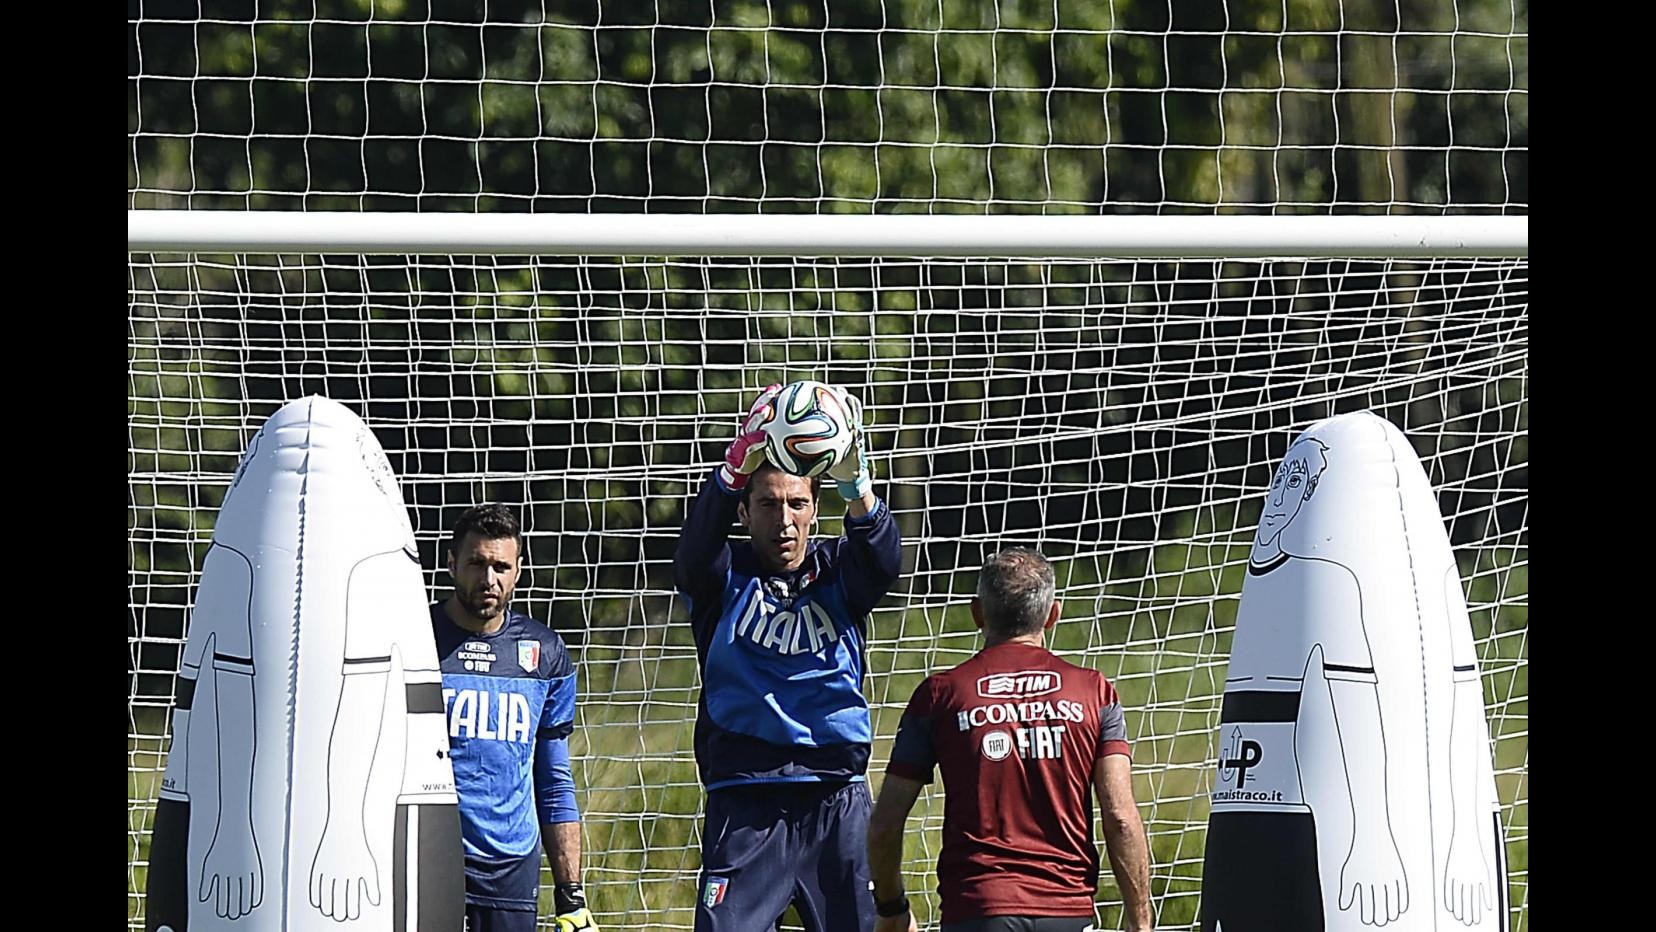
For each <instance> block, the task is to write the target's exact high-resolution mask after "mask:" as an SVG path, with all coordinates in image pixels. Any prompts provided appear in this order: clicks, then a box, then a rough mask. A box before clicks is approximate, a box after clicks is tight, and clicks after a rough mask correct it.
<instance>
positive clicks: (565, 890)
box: [552, 883, 586, 915]
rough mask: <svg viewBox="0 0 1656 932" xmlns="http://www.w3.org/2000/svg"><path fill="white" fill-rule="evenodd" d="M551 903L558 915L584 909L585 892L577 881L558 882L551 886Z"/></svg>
mask: <svg viewBox="0 0 1656 932" xmlns="http://www.w3.org/2000/svg"><path fill="white" fill-rule="evenodd" d="M552 905H553V906H554V907H555V908H556V909H557V911H558V914H559V915H563V914H564V913H572V912H574V911H576V910H577V909H586V894H585V893H582V892H581V885H580V884H578V883H560V884H557V885H556V886H554V887H553V888H552Z"/></svg>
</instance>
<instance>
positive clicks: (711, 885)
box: [702, 877, 730, 909]
mask: <svg viewBox="0 0 1656 932" xmlns="http://www.w3.org/2000/svg"><path fill="white" fill-rule="evenodd" d="M728 886H730V881H729V880H727V879H726V878H724V877H709V878H707V886H706V887H703V888H702V904H703V905H705V906H706V907H707V908H708V909H712V908H713V907H715V906H717V905H719V904H720V903H723V902H724V895H725V888H726V887H728Z"/></svg>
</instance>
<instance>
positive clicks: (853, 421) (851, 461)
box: [828, 386, 874, 501]
mask: <svg viewBox="0 0 1656 932" xmlns="http://www.w3.org/2000/svg"><path fill="white" fill-rule="evenodd" d="M834 395H835V397H836V398H838V399H839V403H840V407H842V408H844V409H845V423H846V424H847V425H848V426H849V427H850V428H851V448H850V449H848V450H846V451H845V455H844V456H842V457H840V458H839V462H837V463H835V464H834V465H832V466H830V467H828V477H829V478H831V479H833V480H834V487H835V488H836V489H838V490H839V494H840V497H841V498H843V499H845V500H846V501H850V500H851V499H854V498H862V497H863V496H865V495H867V494H868V493H869V492H871V491H873V489H874V469H873V467H872V466H871V465H870V464H869V462H868V439H867V438H868V432H867V431H866V430H864V429H863V423H862V402H861V401H858V400H857V398H856V396H855V395H852V394H851V393H850V392H848V391H846V390H845V389H843V388H839V387H838V386H836V387H835V388H834Z"/></svg>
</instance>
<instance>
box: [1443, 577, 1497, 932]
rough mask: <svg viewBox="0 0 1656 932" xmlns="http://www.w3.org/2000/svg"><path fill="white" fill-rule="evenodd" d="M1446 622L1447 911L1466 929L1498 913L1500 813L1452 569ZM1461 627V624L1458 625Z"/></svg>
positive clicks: (1479, 690) (1473, 656)
mask: <svg viewBox="0 0 1656 932" xmlns="http://www.w3.org/2000/svg"><path fill="white" fill-rule="evenodd" d="M1443 606H1444V612H1445V617H1444V619H1443V621H1444V622H1445V623H1446V624H1447V625H1448V626H1449V631H1450V634H1449V658H1450V660H1449V662H1450V664H1451V666H1452V667H1453V669H1452V670H1451V675H1452V676H1453V678H1454V679H1453V682H1454V700H1453V706H1452V709H1451V712H1450V715H1451V719H1450V726H1449V727H1450V733H1449V793H1450V805H1451V808H1450V819H1451V829H1450V833H1449V854H1448V857H1446V858H1445V859H1444V869H1443V905H1444V907H1445V908H1446V909H1448V910H1449V912H1450V914H1451V915H1453V916H1454V917H1455V918H1456V919H1458V920H1460V921H1461V922H1462V923H1465V924H1466V925H1476V924H1477V923H1479V922H1481V921H1483V917H1484V913H1487V912H1489V911H1490V910H1492V909H1494V908H1495V884H1496V883H1499V882H1503V878H1497V877H1495V876H1493V873H1492V871H1491V870H1490V865H1491V864H1492V863H1494V857H1493V852H1492V851H1491V850H1490V847H1491V846H1492V845H1493V843H1494V839H1493V838H1492V837H1491V834H1492V833H1489V832H1486V831H1485V829H1486V828H1487V826H1488V820H1489V813H1491V812H1493V811H1494V809H1495V800H1494V795H1493V788H1492V787H1490V786H1489V782H1488V781H1486V780H1483V779H1480V778H1479V777H1480V773H1481V772H1482V770H1483V768H1482V766H1480V764H1481V762H1480V761H1479V759H1478V755H1479V754H1480V752H1483V751H1484V747H1485V745H1486V744H1487V743H1488V740H1489V732H1488V724H1487V723H1486V722H1485V721H1484V705H1483V683H1482V681H1481V680H1480V679H1479V678H1478V657H1477V651H1476V649H1475V648H1474V646H1473V644H1472V631H1471V629H1470V627H1469V626H1468V625H1467V624H1466V623H1465V622H1461V621H1460V619H1464V618H1466V597H1465V595H1464V594H1463V593H1462V592H1461V584H1460V575H1459V574H1458V573H1457V572H1456V571H1455V567H1454V565H1453V564H1451V565H1450V566H1449V568H1448V569H1447V570H1446V571H1445V572H1444V577H1443ZM1457 622H1459V623H1457Z"/></svg>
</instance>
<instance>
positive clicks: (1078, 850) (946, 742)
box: [886, 642, 1129, 922]
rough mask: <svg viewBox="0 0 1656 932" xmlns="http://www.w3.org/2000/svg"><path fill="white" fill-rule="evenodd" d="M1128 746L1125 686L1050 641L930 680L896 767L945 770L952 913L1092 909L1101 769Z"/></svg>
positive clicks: (911, 710)
mask: <svg viewBox="0 0 1656 932" xmlns="http://www.w3.org/2000/svg"><path fill="white" fill-rule="evenodd" d="M1128 753H1129V750H1128V745H1127V725H1126V722H1125V720H1124V719H1123V718H1122V714H1121V703H1120V701H1119V700H1118V699H1117V697H1116V691H1115V687H1114V686H1112V685H1110V681H1109V680H1107V679H1105V678H1104V675H1103V674H1101V673H1099V672H1098V671H1097V670H1088V669H1085V668H1083V667H1078V666H1076V665H1074V664H1072V663H1068V662H1066V661H1063V660H1060V659H1059V658H1058V657H1057V656H1056V655H1054V654H1053V653H1052V652H1051V651H1048V650H1046V649H1044V648H1040V647H1034V646H1031V645H1028V644H1018V643H1011V642H1009V643H1005V644H997V645H995V646H994V647H990V648H986V649H984V650H983V651H981V652H980V653H979V654H978V655H977V656H976V657H973V658H972V659H971V660H968V661H966V662H965V663H963V664H961V665H960V666H958V667H955V668H954V669H953V670H949V671H946V672H944V673H937V674H934V675H932V676H930V677H928V678H927V679H926V681H925V682H924V683H921V684H920V688H919V689H916V690H915V691H914V697H913V698H911V699H910V700H909V704H908V709H907V710H906V711H905V712H904V713H903V720H902V724H901V725H900V726H899V727H898V730H897V742H896V745H895V746H894V747H893V748H892V752H891V763H890V765H889V766H887V767H886V773H889V774H895V775H897V776H899V777H907V778H908V779H911V780H919V781H920V782H922V783H930V782H931V779H932V767H933V766H934V765H935V766H940V767H942V769H943V789H944V795H945V801H944V808H943V853H942V855H941V856H940V857H939V858H938V859H937V878H938V882H939V883H938V889H939V892H940V893H941V895H942V898H943V921H944V922H958V921H961V920H965V919H972V918H975V917H980V916H1090V915H1092V914H1093V896H1094V895H1095V894H1096V893H1097V891H1098V847H1097V846H1096V845H1095V844H1093V830H1092V829H1093V806H1092V775H1093V768H1094V767H1095V766H1096V765H1097V763H1098V761H1099V760H1100V759H1101V758H1103V757H1104V756H1105V755H1108V754H1128Z"/></svg>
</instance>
